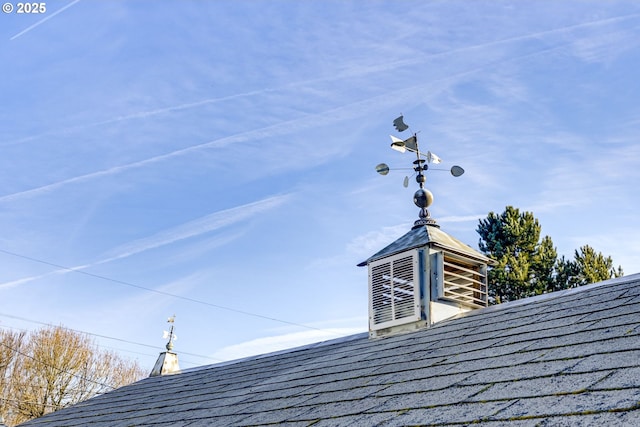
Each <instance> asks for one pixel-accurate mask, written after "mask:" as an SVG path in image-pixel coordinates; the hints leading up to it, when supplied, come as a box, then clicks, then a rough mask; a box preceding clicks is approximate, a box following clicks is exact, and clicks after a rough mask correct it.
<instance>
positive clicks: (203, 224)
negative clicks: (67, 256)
mask: <svg viewBox="0 0 640 427" xmlns="http://www.w3.org/2000/svg"><path fill="white" fill-rule="evenodd" d="M290 197H291V195H290V194H284V195H279V196H272V197H267V198H265V199H262V200H258V201H256V202H252V203H247V204H245V205H241V206H236V207H234V208H230V209H225V210H222V211H218V212H214V213H212V214H209V215H206V216H203V217H201V218H198V219H195V220H193V221H189V222H186V223H184V224H181V225H178V226H176V227H172V228H169V229H166V230H163V231H160V232H158V233H156V234H154V235H152V236H149V237H145V238H142V239H138V240H134V241H133V242H130V243H128V244H126V245H123V246H120V247H118V248H116V249H113V250H112V251H111V252H112V253H113V255H111V256H108V257H107V258H103V259H101V260H98V261H95V262H93V263H90V264H84V265H77V266H75V267H68V268H58V269H57V270H54V271H50V272H48V273H44V274H39V275H36V276H30V277H24V278H22V279H16V280H12V281H10V282H5V283H0V289H2V288H11V287H15V286H19V285H22V284H24V283H29V282H32V281H34V280H38V279H43V278H45V277H48V276H53V275H56V274H66V273H70V272H73V271H81V270H86V269H87V268H91V267H95V266H97V265H101V264H106V263H109V262H111V261H116V260H119V259H123V258H127V257H130V256H132V255H136V254H139V253H142V252H145V251H148V250H151V249H155V248H159V247H161V246H165V245H168V244H171V243H174V242H177V241H180V240H184V239H188V238H190V237H195V236H199V235H201V234H205V233H209V232H212V231H216V230H219V229H221V228H224V227H227V226H229V225H232V224H235V223H238V222H240V221H244V220H246V219H248V218H250V217H252V216H254V215H257V214H259V213H261V212H265V211H267V210H270V209H274V208H276V207H278V206H280V205H282V204H283V203H285V202H286V201H287V200H288V199H289V198H290ZM0 252H5V253H11V252H8V251H4V250H1V249H0ZM11 254H12V255H17V254H13V253H11ZM24 258H28V257H24ZM50 265H51V264H50Z"/></svg>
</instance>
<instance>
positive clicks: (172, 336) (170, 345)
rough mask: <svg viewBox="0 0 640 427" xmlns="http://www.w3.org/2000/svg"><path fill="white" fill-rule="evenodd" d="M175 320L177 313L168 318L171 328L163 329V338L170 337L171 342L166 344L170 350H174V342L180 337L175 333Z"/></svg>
mask: <svg viewBox="0 0 640 427" xmlns="http://www.w3.org/2000/svg"><path fill="white" fill-rule="evenodd" d="M175 321H176V315H175V314H174V315H173V316H171V317H169V318H168V319H167V323H171V329H170V330H169V331H162V338H164V339H167V338H169V342H168V343H167V345H166V347H167V350H169V351H171V350H173V342H174V341H175V340H177V339H178V336H177V335H176V334H174V333H173V324H174V322H175Z"/></svg>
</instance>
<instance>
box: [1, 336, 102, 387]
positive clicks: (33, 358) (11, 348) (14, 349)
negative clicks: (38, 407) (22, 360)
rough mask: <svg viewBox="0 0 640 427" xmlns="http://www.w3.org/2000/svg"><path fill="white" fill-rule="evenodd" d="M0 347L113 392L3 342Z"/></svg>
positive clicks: (99, 383)
mask: <svg viewBox="0 0 640 427" xmlns="http://www.w3.org/2000/svg"><path fill="white" fill-rule="evenodd" d="M0 345H2V346H3V347H6V348H8V349H9V350H11V351H13V352H14V353H17V354H19V355H21V356H24V357H26V358H28V359H31V360H33V361H34V362H36V363H40V364H41V365H44V366H47V367H49V368H53V369H55V370H57V371H58V372H61V373H65V374H69V375H71V376H72V377H75V378H77V379H79V380H81V381H88V382H90V383H94V384H96V385H99V386H102V387H106V388H108V389H109V390H115V387H113V386H110V385H109V384H105V383H103V382H100V381H96V380H92V379H90V378H86V377H83V376H81V375H77V374H74V373H73V372H69V371H65V370H64V369H62V368H59V367H57V366H54V365H50V364H48V363H46V362H43V361H41V360H38V359H36V358H35V357H33V356H31V355H30V354H26V353H23V352H22V351H20V350H18V349H16V348H13V347H11V346H10V345H8V344H5V343H3V342H1V341H0Z"/></svg>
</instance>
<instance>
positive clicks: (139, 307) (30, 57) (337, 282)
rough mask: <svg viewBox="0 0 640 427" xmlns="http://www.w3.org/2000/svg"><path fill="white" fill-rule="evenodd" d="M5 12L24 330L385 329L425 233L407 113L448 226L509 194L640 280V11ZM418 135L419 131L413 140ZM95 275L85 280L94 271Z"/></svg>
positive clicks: (357, 7) (14, 240)
mask: <svg viewBox="0 0 640 427" xmlns="http://www.w3.org/2000/svg"><path fill="white" fill-rule="evenodd" d="M46 8H47V11H46V12H45V13H44V14H40V15H25V14H17V13H16V12H15V11H14V12H13V13H9V14H6V13H4V14H2V16H0V22H1V25H0V64H2V74H1V76H2V78H1V79H0V96H1V99H2V103H1V104H0V153H1V154H0V229H1V230H2V233H0V327H2V328H9V329H13V330H20V329H27V330H29V329H34V328H38V327H40V326H41V325H42V324H43V323H44V324H55V325H58V324H62V325H64V326H66V327H69V328H72V329H76V330H79V331H84V332H89V333H92V334H94V336H95V338H96V340H97V342H98V343H99V344H100V345H101V346H103V347H104V348H107V349H112V350H115V351H117V352H118V353H120V354H121V355H123V356H125V357H130V358H134V359H137V360H138V361H139V362H140V363H141V364H142V365H143V366H145V367H148V368H149V370H150V369H151V368H152V366H153V362H154V361H155V359H156V357H157V354H158V352H159V351H161V350H162V348H163V346H164V343H165V342H164V340H163V339H162V330H163V329H166V328H167V324H166V323H165V322H166V319H167V317H168V316H170V315H173V314H175V315H176V316H177V317H176V334H177V335H178V341H177V342H176V346H175V350H176V351H177V352H178V353H179V354H180V361H181V366H182V367H183V368H189V367H193V366H198V365H203V364H208V363H214V362H216V361H219V360H229V359H233V358H237V357H242V356H246V355H249V354H257V353H264V352H268V351H272V350H275V349H278V348H283V347H285V348H286V347H292V346H295V345H300V344H304V343H308V342H316V341H321V340H325V339H329V338H335V337H339V336H343V335H348V334H352V333H355V332H360V331H364V330H366V328H367V272H366V269H364V268H358V267H356V264H357V263H358V262H360V261H362V260H364V259H366V258H367V257H368V256H369V255H371V254H373V253H374V252H376V251H377V250H378V249H380V248H382V247H383V246H384V245H386V244H387V243H390V242H391V241H393V240H395V239H396V238H397V237H399V236H401V235H402V234H404V233H405V232H406V231H408V230H409V228H410V227H411V224H412V223H413V221H414V220H415V219H417V214H418V209H417V208H416V207H415V206H414V205H413V203H412V196H413V192H414V191H415V184H412V185H411V186H410V187H409V188H407V189H405V188H404V187H403V186H402V181H403V178H404V172H403V171H392V172H391V173H390V174H389V175H387V176H384V177H382V176H379V175H378V174H376V172H375V170H374V167H375V165H376V164H378V163H380V162H386V163H388V164H389V165H390V166H391V167H392V168H393V167H396V168H402V167H407V166H410V162H411V161H412V160H413V158H411V157H410V154H404V155H403V154H400V153H398V152H395V151H392V150H391V149H390V148H389V144H390V140H389V134H397V132H395V130H394V129H393V126H392V121H393V119H394V118H396V117H397V116H398V115H400V113H402V114H404V117H405V121H406V122H407V123H408V124H409V125H410V126H411V130H412V131H415V132H419V138H420V143H421V148H423V149H425V150H426V149H428V150H431V151H433V152H435V153H436V154H437V155H438V156H439V157H441V158H442V159H443V166H444V167H450V166H451V165H453V164H459V165H461V166H463V167H464V169H465V170H466V173H465V174H464V175H463V176H462V177H459V178H453V177H452V176H451V175H449V174H448V173H443V172H436V171H430V172H429V173H428V176H427V188H429V189H430V190H431V191H432V192H433V194H434V196H435V201H434V203H433V205H432V207H431V209H430V211H431V214H432V216H433V217H434V218H435V219H436V220H437V221H438V223H439V224H440V225H441V227H442V229H443V230H444V231H446V232H448V233H449V234H452V235H454V236H456V237H458V238H459V239H461V240H463V241H465V242H466V243H468V244H469V245H471V246H474V247H477V242H478V235H477V233H476V232H475V229H476V227H477V224H478V219H480V218H483V217H485V216H486V215H487V214H488V212H490V211H494V212H502V211H503V210H504V208H505V206H507V205H513V206H516V207H518V208H520V209H523V210H529V211H532V212H533V213H534V215H535V216H536V217H537V218H538V219H539V220H540V222H541V224H542V227H543V233H544V234H547V235H550V236H551V237H552V239H553V241H554V243H555V245H556V246H557V248H558V252H559V253H560V254H561V255H566V256H569V257H570V256H572V254H573V251H574V249H577V248H578V247H580V246H581V245H584V244H590V245H591V246H593V247H594V248H595V249H596V250H598V251H601V252H603V253H604V254H606V255H611V256H612V257H613V260H614V262H615V263H616V265H618V264H621V265H622V266H623V268H624V270H625V272H626V273H627V274H631V273H636V272H639V271H640V267H638V266H639V265H640V245H639V244H638V242H639V241H640V220H639V219H638V218H639V216H638V210H639V208H640V202H639V201H638V186H639V185H640V168H639V167H638V166H640V144H639V143H638V138H639V136H638V135H640V103H639V102H638V100H639V99H640V79H639V78H638V69H639V68H640V3H638V2H634V1H607V2H602V1H562V2H551V1H539V2H521V1H513V2H510V1H501V2H494V1H446V2H444V1H422V0H421V1H367V2H364V1H322V2H321V1H305V2H300V1H293V0H281V1H266V0H265V1H258V0H252V1H249V0H246V1H236V0H234V1H231V0H229V1H226V0H218V1H172V2H171V1H166V2H157V1H150V0H149V1H129V0H122V1H113V2H104V1H95V0H93V1H92V0H75V1H59V0H56V1H47V2H46ZM399 136H403V135H401V134H400V135H399ZM71 270H73V271H71Z"/></svg>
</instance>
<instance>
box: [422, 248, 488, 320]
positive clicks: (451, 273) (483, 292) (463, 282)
mask: <svg viewBox="0 0 640 427" xmlns="http://www.w3.org/2000/svg"><path fill="white" fill-rule="evenodd" d="M434 255H435V260H436V265H437V271H438V272H439V274H438V276H439V277H442V278H443V283H442V285H443V286H438V294H439V295H438V296H439V297H440V298H443V299H448V300H452V301H456V302H460V303H463V304H464V305H467V306H469V307H473V308H481V307H486V306H487V274H486V265H485V264H482V263H474V262H472V261H470V260H468V259H465V258H462V257H459V256H456V255H454V254H450V253H447V252H444V253H443V252H438V253H436V254H434Z"/></svg>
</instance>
